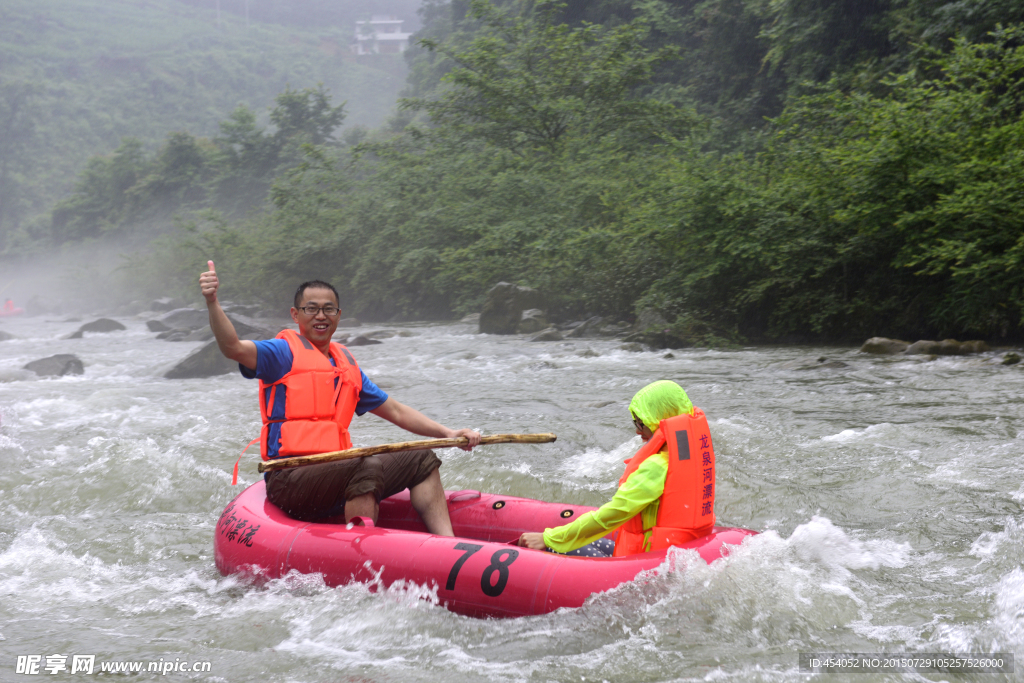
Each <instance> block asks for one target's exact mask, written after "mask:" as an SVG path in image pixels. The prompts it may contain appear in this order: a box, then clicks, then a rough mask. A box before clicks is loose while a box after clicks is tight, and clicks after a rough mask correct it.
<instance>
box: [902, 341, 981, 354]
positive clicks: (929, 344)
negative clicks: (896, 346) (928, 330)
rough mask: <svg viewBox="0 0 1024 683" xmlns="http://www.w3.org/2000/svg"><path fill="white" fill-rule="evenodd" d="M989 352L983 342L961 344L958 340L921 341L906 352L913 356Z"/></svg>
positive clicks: (909, 347)
mask: <svg viewBox="0 0 1024 683" xmlns="http://www.w3.org/2000/svg"><path fill="white" fill-rule="evenodd" d="M985 351H988V344H986V343H985V342H983V341H965V342H960V341H957V340H956V339H943V340H942V341H930V340H928V339H921V340H919V341H916V342H914V343H913V344H911V345H910V346H908V347H907V350H906V351H905V352H904V353H906V354H907V355H908V356H911V355H920V354H924V355H931V356H966V355H968V354H972V353H984V352H985Z"/></svg>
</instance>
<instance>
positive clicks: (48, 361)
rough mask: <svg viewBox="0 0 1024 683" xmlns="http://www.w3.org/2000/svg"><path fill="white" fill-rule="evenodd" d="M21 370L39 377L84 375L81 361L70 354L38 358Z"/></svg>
mask: <svg viewBox="0 0 1024 683" xmlns="http://www.w3.org/2000/svg"><path fill="white" fill-rule="evenodd" d="M22 369H23V370H31V371H32V372H34V373H36V374H37V375H39V376H40V377H63V376H64V375H84V374H85V367H84V366H83V365H82V361H81V360H79V359H78V356H75V355H73V354H70V353H58V354H57V355H56V356H48V357H47V358H40V359H39V360H34V361H32V362H31V363H28V364H27V365H25V366H23V368H22Z"/></svg>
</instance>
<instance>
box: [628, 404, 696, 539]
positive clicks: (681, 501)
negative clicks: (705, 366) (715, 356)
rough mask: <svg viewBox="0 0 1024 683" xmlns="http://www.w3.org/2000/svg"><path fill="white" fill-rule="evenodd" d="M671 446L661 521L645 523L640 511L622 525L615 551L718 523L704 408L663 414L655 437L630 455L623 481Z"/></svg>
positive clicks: (660, 505)
mask: <svg viewBox="0 0 1024 683" xmlns="http://www.w3.org/2000/svg"><path fill="white" fill-rule="evenodd" d="M666 445H667V446H668V472H667V473H666V475H665V490H664V492H663V493H662V494H661V498H660V499H659V500H658V517H657V521H656V522H655V525H654V526H653V527H651V528H650V529H644V526H643V519H642V515H640V514H637V515H636V516H635V517H633V518H632V519H630V520H629V521H628V522H626V523H625V524H623V525H622V526H621V527H619V530H618V532H617V536H616V537H615V552H614V554H613V557H624V556H626V555H635V554H636V553H643V552H648V551H651V550H662V549H664V548H668V547H669V546H673V545H680V544H682V543H686V542H687V541H692V540H693V539H695V538H700V537H701V536H704V535H705V534H707V533H709V532H710V531H711V527H713V526H714V525H715V451H714V448H713V447H712V445H711V431H710V430H709V429H708V421H707V418H706V417H705V416H704V412H703V411H702V410H701V409H700V408H694V413H693V415H685V414H684V415H678V416H676V417H670V418H669V419H667V420H662V421H661V423H660V424H659V425H658V429H657V430H656V431H655V432H654V436H653V437H651V440H650V441H648V442H647V443H646V444H644V446H643V448H641V449H640V450H639V451H637V452H636V455H634V456H633V457H632V458H630V459H629V460H627V461H626V471H625V472H624V473H623V475H622V478H621V479H619V486H621V485H622V484H624V483H626V480H627V479H628V478H629V475H631V474H633V472H636V470H637V468H639V467H640V464H641V463H642V462H643V461H644V460H646V459H647V458H649V457H651V456H652V455H654V454H655V453H658V452H660V451H662V450H663V449H664V448H665V446H666Z"/></svg>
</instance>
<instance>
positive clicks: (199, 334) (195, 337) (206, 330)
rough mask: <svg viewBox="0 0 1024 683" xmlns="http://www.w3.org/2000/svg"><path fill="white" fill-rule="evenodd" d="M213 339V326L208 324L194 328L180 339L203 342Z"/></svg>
mask: <svg viewBox="0 0 1024 683" xmlns="http://www.w3.org/2000/svg"><path fill="white" fill-rule="evenodd" d="M239 338H241V335H239ZM211 339H213V328H212V327H210V326H209V325H207V326H206V327H200V328H199V329H198V330H192V331H191V332H189V333H188V335H187V336H185V337H184V338H183V339H181V340H180V341H187V342H201V341H210V340H211Z"/></svg>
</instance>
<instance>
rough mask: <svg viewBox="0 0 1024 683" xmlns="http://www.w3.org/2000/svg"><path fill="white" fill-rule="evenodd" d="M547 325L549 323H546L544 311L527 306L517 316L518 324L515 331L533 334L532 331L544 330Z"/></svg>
mask: <svg viewBox="0 0 1024 683" xmlns="http://www.w3.org/2000/svg"><path fill="white" fill-rule="evenodd" d="M548 327H550V325H548V319H547V317H545V315H544V311H542V310H540V309H539V308H528V309H526V310H525V311H523V314H522V315H521V316H520V317H519V325H517V326H516V332H518V333H519V334H533V333H534V332H540V331H541V330H546V329H547V328H548Z"/></svg>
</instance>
